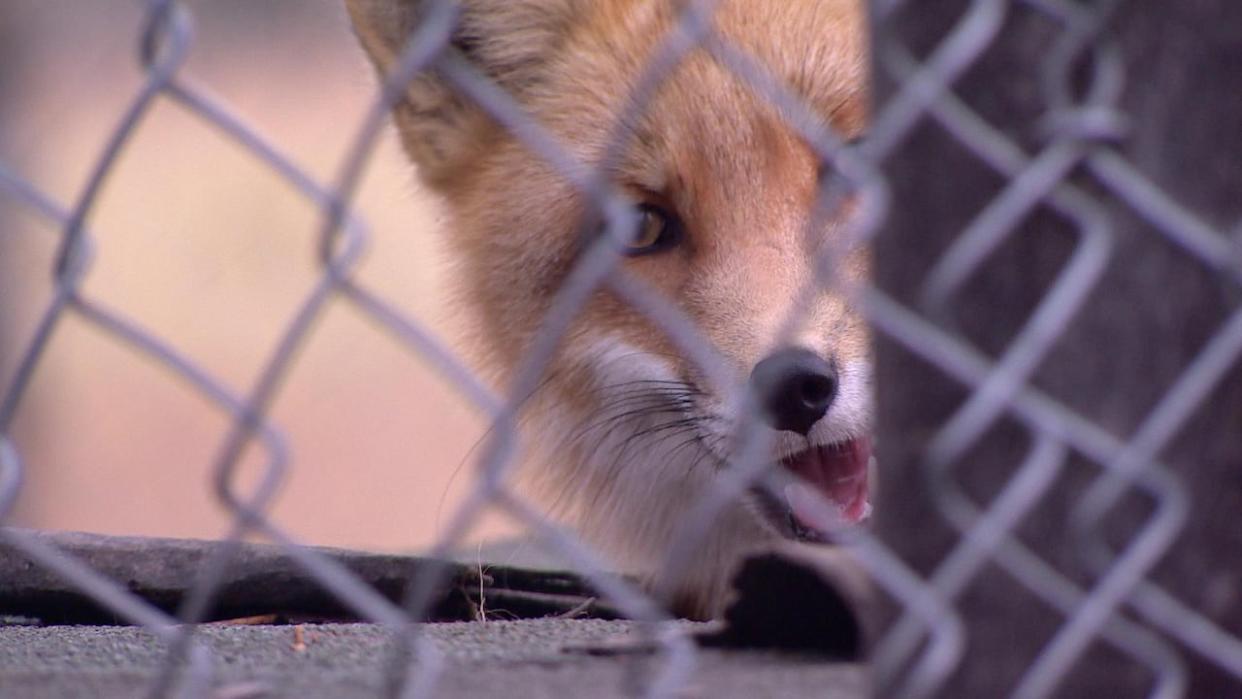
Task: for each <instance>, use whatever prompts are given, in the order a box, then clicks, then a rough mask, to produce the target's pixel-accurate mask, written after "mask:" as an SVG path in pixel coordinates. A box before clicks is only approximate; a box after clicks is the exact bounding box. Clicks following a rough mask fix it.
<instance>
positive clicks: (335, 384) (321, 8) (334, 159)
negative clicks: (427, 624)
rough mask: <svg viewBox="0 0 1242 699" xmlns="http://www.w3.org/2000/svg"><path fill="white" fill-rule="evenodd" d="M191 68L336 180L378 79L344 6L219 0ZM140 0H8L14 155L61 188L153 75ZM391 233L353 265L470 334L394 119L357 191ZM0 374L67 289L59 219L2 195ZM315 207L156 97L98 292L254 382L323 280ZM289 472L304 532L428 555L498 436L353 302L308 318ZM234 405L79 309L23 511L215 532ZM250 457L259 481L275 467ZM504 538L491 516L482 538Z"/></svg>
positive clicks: (51, 383) (26, 421)
mask: <svg viewBox="0 0 1242 699" xmlns="http://www.w3.org/2000/svg"><path fill="white" fill-rule="evenodd" d="M186 4H187V5H188V6H189V7H190V9H191V10H192V12H193V14H194V16H195V19H196V23H195V32H196V35H195V40H194V44H193V49H192V51H191V55H190V58H189V61H188V64H187V67H186V68H185V69H184V70H183V71H182V74H183V75H186V76H189V77H191V78H193V79H194V80H195V81H196V82H197V83H200V84H203V85H206V86H207V87H209V88H210V90H211V91H212V92H214V94H216V95H217V96H218V97H220V98H222V99H223V100H224V101H225V102H226V103H227V104H228V105H230V106H231V107H232V108H233V110H234V111H235V112H236V113H238V114H240V115H241V116H243V117H244V118H245V119H247V120H248V121H249V122H250V123H251V124H252V125H253V126H255V127H256V128H257V129H258V130H259V132H260V133H261V134H262V135H263V136H264V137H265V138H267V139H268V140H269V141H270V142H271V143H272V144H273V145H275V146H276V147H277V148H279V149H280V150H282V151H283V152H284V153H286V154H290V155H291V156H292V157H293V158H294V160H295V161H296V162H297V163H299V164H300V165H301V166H303V167H304V168H306V169H307V170H308V171H310V172H311V173H313V174H314V175H315V176H316V177H317V178H318V179H319V180H320V181H321V182H330V181H331V180H332V178H333V176H334V173H335V171H336V169H337V167H338V166H339V163H340V161H341V159H342V157H343V155H344V153H345V151H346V149H347V147H348V144H349V142H350V140H351V138H352V136H353V133H354V130H355V129H356V128H357V126H358V124H359V122H360V119H361V116H362V114H363V113H364V110H365V109H366V108H367V106H368V104H369V102H370V100H371V99H373V97H374V91H375V85H374V79H373V76H372V73H371V70H370V66H369V65H368V64H366V62H365V60H364V57H363V55H362V53H361V51H360V50H359V49H358V48H357V46H356V45H355V42H354V38H353V36H352V35H351V33H350V31H349V28H348V22H347V19H346V16H345V13H344V10H343V8H342V3H340V2H338V1H336V0H264V1H263V2H253V1H252V0H203V1H200V2H190V3H186ZM141 24H142V13H141V4H140V3H137V2H129V1H128V0H103V1H94V0H92V1H89V2H86V1H83V0H5V2H4V3H3V4H2V5H0V38H2V39H3V40H2V41H0V46H2V48H0V54H3V56H2V58H3V60H2V61H0V74H2V75H0V163H3V165H4V166H5V167H7V168H9V169H10V170H13V171H16V172H17V173H18V174H19V175H20V176H21V177H23V178H24V179H26V180H28V181H29V182H31V183H33V184H34V185H35V186H37V187H38V188H39V189H40V190H42V191H44V192H46V193H47V194H49V195H51V196H52V197H54V198H55V199H56V200H57V201H59V202H61V203H62V204H64V205H66V206H68V205H69V204H70V203H71V202H73V201H74V200H75V198H76V197H77V196H79V194H80V192H81V190H82V188H83V186H84V184H85V182H86V178H87V177H88V175H89V172H90V170H91V167H92V165H93V164H94V163H95V161H96V159H97V158H98V157H99V156H100V152H101V149H102V147H103V145H104V143H105V141H106V139H107V138H108V136H109V134H110V132H111V131H112V130H113V129H114V127H115V125H116V124H117V122H118V120H119V119H120V117H121V115H122V113H123V111H124V110H125V108H126V107H127V106H128V105H129V103H130V102H131V100H132V99H133V97H134V95H135V94H136V93H137V91H138V90H139V88H140V85H141V83H142V77H143V74H142V71H141V68H140V66H139V64H138V57H137V50H138V49H137V47H138V39H139V35H138V33H139V31H140V28H141ZM356 204H357V206H358V210H359V212H360V213H361V215H362V216H363V217H364V218H365V219H366V220H367V221H368V223H369V224H370V225H371V228H372V233H373V239H372V244H371V246H370V251H369V253H368V255H367V258H366V259H365V261H364V262H363V264H362V265H361V267H360V274H359V279H360V280H361V281H362V283H363V284H364V285H365V286H367V287H368V288H370V289H372V290H373V291H375V292H376V293H377V294H378V295H380V296H381V297H383V298H385V299H386V300H388V301H389V302H391V303H393V304H394V305H396V306H398V307H399V308H401V309H402V310H403V312H405V313H406V314H408V316H409V317H411V318H415V319H418V320H420V321H422V322H424V323H426V324H427V325H429V326H430V327H431V328H432V329H434V330H435V331H436V332H437V333H438V334H439V335H440V336H441V337H443V338H445V339H447V340H449V341H450V342H452V340H453V338H454V337H456V336H457V334H458V330H459V329H458V328H456V327H454V326H453V324H452V323H451V322H450V321H451V319H452V318H453V315H454V313H453V309H452V308H451V307H447V306H446V305H445V298H446V295H445V293H444V292H443V289H442V282H443V278H444V276H445V274H444V270H445V265H444V264H443V260H442V258H441V255H440V251H439V249H438V248H437V244H436V241H437V236H436V232H437V231H436V228H437V218H438V217H437V213H436V209H435V205H434V202H432V201H429V199H428V198H427V197H426V196H425V195H423V194H422V193H420V192H419V190H418V186H417V183H416V181H415V178H414V176H413V172H412V171H411V169H410V167H409V166H408V165H407V163H406V161H405V160H404V158H403V156H402V154H401V153H400V152H399V149H398V148H397V147H396V144H395V139H394V137H393V134H392V133H391V132H386V133H385V135H384V138H383V139H382V141H381V143H380V147H379V149H378V151H377V154H376V156H375V158H374V159H373V162H372V165H371V167H370V168H369V169H368V171H367V175H366V179H365V182H364V184H363V187H362V188H361V191H360V193H359V195H358V197H357V198H356ZM0 222H2V223H0V387H5V386H8V385H9V383H10V382H11V380H12V377H13V374H14V368H15V365H16V362H17V359H18V353H19V352H20V351H21V348H22V347H23V346H24V345H25V344H26V343H28V342H29V341H30V338H31V334H32V332H33V330H34V327H35V323H36V322H37V320H38V317H39V315H40V313H41V312H42V311H43V310H44V309H45V308H46V306H47V303H48V301H49V299H50V298H51V292H52V284H51V268H52V264H53V258H54V255H55V252H56V244H57V241H58V231H57V229H56V228H55V226H54V225H52V224H51V223H49V222H48V221H47V220H46V219H43V218H40V217H39V216H38V215H37V214H35V213H34V212H33V211H32V210H30V209H29V208H27V207H25V206H24V205H23V204H21V203H20V202H18V201H17V200H16V199H14V198H12V197H10V196H8V195H7V194H5V193H3V192H0ZM318 223H319V212H318V210H317V209H316V208H315V207H314V206H313V205H312V204H311V203H310V202H308V201H307V200H306V199H304V198H303V197H302V196H300V195H299V194H298V193H297V192H296V191H294V190H293V188H292V187H290V186H289V185H288V184H286V183H285V182H284V181H282V180H281V179H280V178H279V177H278V176H277V175H276V174H275V173H274V172H273V171H272V170H270V169H269V168H268V167H267V166H265V165H264V163H262V162H261V161H259V160H258V159H256V158H255V157H254V156H253V155H251V154H249V153H247V152H245V151H244V150H242V149H241V148H240V147H238V146H236V145H235V144H234V143H232V142H231V141H229V140H227V139H226V138H224V137H223V136H221V135H220V134H219V133H218V132H217V131H216V130H215V129H214V127H212V126H211V125H210V124H208V123H206V122H205V121H203V120H202V119H200V118H198V117H196V116H195V115H193V114H191V113H189V112H187V111H186V110H184V109H183V108H182V107H181V106H180V105H179V104H177V103H175V102H172V101H171V100H169V99H167V98H161V99H160V100H159V101H158V102H157V104H156V106H155V108H154V110H153V111H152V112H151V113H150V114H149V115H148V116H147V118H146V119H145V121H144V122H143V124H142V126H141V127H140V129H139V131H138V133H137V134H136V138H134V139H133V141H132V142H131V144H130V145H129V146H128V147H127V148H126V150H125V152H124V154H123V155H122V156H121V159H120V161H119V164H118V167H117V168H116V170H115V172H113V173H112V176H111V177H110V178H109V180H108V182H107V184H106V186H105V190H104V191H103V193H102V197H101V199H100V201H99V204H98V205H97V207H96V209H95V210H94V213H93V215H92V217H91V219H90V221H89V227H90V229H91V230H92V231H93V232H94V233H95V234H96V236H97V240H96V246H95V249H96V256H95V259H94V264H93V266H92V268H91V270H90V272H89V275H88V278H87V280H86V284H85V287H84V293H85V295H86V296H88V297H89V298H92V299H95V300H98V301H99V302H101V303H103V304H106V305H107V306H108V307H109V308H112V309H114V310H116V311H118V312H120V313H121V314H123V315H125V316H127V317H128V318H130V319H132V320H134V321H135V322H137V323H139V324H140V325H142V326H143V327H145V328H147V329H149V330H151V331H153V332H154V333H155V334H156V335H158V336H159V337H160V338H162V339H163V340H164V341H166V342H167V343H170V344H171V345H172V346H173V347H175V348H176V349H178V350H180V351H181V352H182V353H184V354H185V355H187V356H188V357H190V358H191V359H192V360H194V361H196V362H197V363H198V364H199V365H200V366H201V367H202V368H204V369H205V370H207V371H208V372H209V373H210V374H211V375H212V376H214V377H216V378H217V379H219V380H221V381H223V382H225V383H226V384H227V385H228V386H229V387H230V388H231V389H232V390H233V391H234V393H235V394H237V395H244V394H245V393H246V392H247V391H248V390H249V388H250V386H251V384H252V382H253V381H254V380H255V378H256V377H257V376H258V373H259V371H260V368H261V366H262V365H263V363H264V362H265V361H266V358H267V357H268V355H269V354H270V353H271V352H272V351H273V349H274V347H275V344H276V341H277V338H278V336H279V334H280V333H281V332H282V331H283V329H284V328H285V326H286V324H287V323H288V321H289V320H290V318H291V317H292V314H293V313H294V310H295V308H296V307H297V306H298V305H299V304H300V303H301V301H302V300H303V299H304V297H305V295H306V294H307V293H308V292H309V291H310V289H311V288H312V285H313V284H314V282H315V280H316V278H317V271H318V268H317V266H316V263H315V257H314V255H315V235H316V231H317V227H318ZM272 417H273V419H274V422H275V424H276V426H277V427H278V428H279V429H280V430H281V431H282V432H283V433H284V434H285V435H286V437H287V440H288V444H289V445H290V448H291V451H292V468H291V469H290V470H289V475H288V478H287V482H286V483H285V485H284V487H283V488H282V490H281V493H280V495H279V498H278V500H277V502H276V505H275V507H274V510H273V512H272V518H273V521H274V522H275V523H276V524H278V525H279V526H281V527H283V528H284V529H286V530H287V531H289V532H290V533H292V534H294V535H296V536H298V537H300V538H302V539H303V540H305V541H307V542H311V543H317V544H326V545H339V546H350V547H364V548H369V549H381V550H413V549H418V548H421V547H424V546H426V545H428V544H429V543H430V542H431V541H433V540H434V538H435V536H436V534H437V531H438V528H439V527H440V526H442V525H443V524H444V523H446V522H447V519H448V518H449V516H450V515H451V513H452V512H453V508H454V507H455V505H456V504H457V503H459V502H460V500H461V497H462V495H463V494H464V493H466V492H467V491H468V489H469V487H470V485H471V483H472V480H473V479H472V475H471V470H472V469H471V465H472V462H471V461H470V460H469V459H468V457H469V455H470V453H471V449H472V447H473V446H474V444H475V443H476V441H477V440H478V439H479V437H480V436H481V434H482V431H481V429H482V428H481V425H482V422H481V419H480V417H479V415H477V414H476V413H475V412H474V411H473V410H472V408H471V407H470V406H469V405H468V404H467V402H466V401H465V400H463V399H462V398H460V397H459V396H458V395H457V394H456V393H455V392H454V390H453V389H452V388H451V387H450V386H448V385H447V384H445V383H444V382H443V381H442V380H441V379H440V378H439V377H438V376H437V375H436V374H435V373H434V372H432V371H431V370H430V369H428V368H427V367H426V366H425V365H424V364H423V363H422V362H421V361H420V360H419V359H418V358H417V357H416V356H414V355H413V354H411V353H409V352H408V351H406V350H405V349H403V348H402V347H401V346H400V345H399V344H398V343H396V342H394V341H392V340H391V339H390V337H389V336H387V335H385V334H384V333H383V332H382V331H381V330H380V329H379V328H378V327H375V326H374V325H372V324H370V323H369V322H368V321H367V320H366V319H365V318H363V317H361V316H360V315H359V314H357V313H355V312H354V311H353V310H351V309H350V308H346V307H344V305H343V304H340V303H336V304H334V305H332V306H331V307H330V309H329V311H328V312H327V314H326V315H325V316H324V317H323V318H322V320H321V322H320V323H319V326H318V327H317V328H316V329H315V330H314V331H313V332H312V333H311V335H310V340H309V342H307V343H306V344H305V345H304V346H303V348H302V351H301V353H300V355H299V357H298V359H297V361H296V363H295V365H294V367H293V370H292V371H291V372H290V374H289V376H288V378H287V381H286V383H285V385H284V387H283V389H282V390H281V391H280V392H279V395H278V398H277V400H276V402H275V405H274V409H273V411H272ZM228 429H229V421H228V419H227V417H226V416H225V415H224V414H223V413H221V412H220V411H219V410H218V409H216V408H215V407H214V406H213V405H211V404H210V403H208V402H207V401H206V400H204V399H203V398H202V397H201V396H199V395H198V394H196V393H195V392H194V391H193V390H191V389H190V388H189V387H188V386H187V385H186V384H184V383H183V382H181V381H180V380H177V379H176V378H174V377H173V376H172V375H171V374H169V373H167V372H166V371H164V370H163V369H161V368H160V367H159V366H157V365H155V364H153V363H151V362H148V361H146V360H144V359H143V358H141V357H140V356H138V355H136V354H134V353H133V352H132V351H130V350H129V349H127V348H126V347H125V346H124V345H122V344H120V343H118V342H117V341H116V340H115V339H113V338H110V337H109V336H107V335H106V334H104V333H102V332H101V331H99V330H98V329H97V328H95V327H94V326H92V325H90V324H88V323H85V322H83V321H81V320H80V319H77V318H74V317H72V316H70V317H69V318H68V320H67V322H64V323H62V324H61V325H60V326H59V327H58V329H57V332H56V335H55V337H54V338H53V341H52V343H51V346H50V351H49V352H48V353H47V354H46V355H45V356H44V357H43V360H42V363H41V364H40V366H39V368H38V372H37V375H36V376H35V378H34V381H33V383H32V385H31V387H30V391H29V393H28V394H27V395H26V398H25V402H24V403H23V405H22V408H21V410H20V411H19V414H18V419H17V423H16V426H15V429H14V431H13V437H14V439H15V441H16V442H17V446H18V447H19V449H20V451H21V452H22V454H23V455H24V457H25V463H26V467H27V471H28V478H27V482H26V484H25V486H24V489H23V491H22V495H21V498H20V500H19V503H18V509H17V511H16V514H15V516H14V517H13V518H12V519H10V520H9V522H8V523H10V524H15V525H18V526H29V527H40V528H49V529H69V530H84V531H91V532H100V533H107V534H136V535H160V536H180V537H216V536H220V535H222V534H223V533H224V532H225V529H226V526H227V522H228V517H227V516H226V513H225V511H224V510H223V508H222V507H221V506H220V505H219V504H218V502H217V501H216V500H215V498H214V496H213V494H212V490H211V486H210V482H211V481H210V466H211V464H212V462H213V460H214V458H215V457H216V454H217V452H218V450H219V449H220V446H221V443H222V441H223V439H224V437H225V435H226V434H227V431H228ZM255 456H256V458H255V459H254V462H253V463H250V462H247V467H248V469H249V473H248V475H249V476H251V481H253V476H254V475H255V474H257V473H258V471H259V467H260V466H261V462H260V461H259V460H258V459H257V455H255ZM504 532H506V526H505V524H504V523H503V522H501V521H499V520H495V521H488V522H486V523H485V524H484V525H483V526H482V527H481V528H479V529H477V530H476V531H475V532H474V533H473V534H472V537H473V539H475V540H479V539H486V538H489V537H493V536H495V535H498V534H501V533H504Z"/></svg>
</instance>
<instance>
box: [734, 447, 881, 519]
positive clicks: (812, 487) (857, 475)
mask: <svg viewBox="0 0 1242 699" xmlns="http://www.w3.org/2000/svg"><path fill="white" fill-rule="evenodd" d="M779 463H780V465H781V466H783V467H784V469H785V470H786V471H788V472H789V473H790V474H793V475H795V476H797V479H796V480H794V481H792V482H790V483H788V484H787V485H785V486H784V496H785V497H784V498H777V497H775V496H773V495H772V494H771V493H770V492H768V491H767V490H762V489H760V490H758V491H757V495H758V497H759V500H760V506H761V509H762V510H763V511H764V512H765V514H767V516H768V519H769V520H771V522H772V524H774V525H775V526H776V527H777V529H778V530H779V531H780V532H781V533H782V534H784V535H786V536H788V537H789V538H793V539H798V540H801V541H827V540H828V535H829V534H830V533H831V532H832V531H834V530H839V529H841V528H843V527H848V526H852V525H856V524H858V523H860V522H862V521H864V520H866V519H867V518H868V517H869V516H870V515H871V501H870V498H869V495H870V491H869V485H868V469H869V466H870V463H871V439H870V438H868V437H856V438H854V439H850V440H847V441H844V442H837V443H835V444H825V445H821V446H814V447H811V448H809V449H807V450H805V451H801V452H798V453H795V454H791V455H789V456H787V457H785V458H783V459H781V460H780V462H779ZM782 499H783V502H781V500H782Z"/></svg>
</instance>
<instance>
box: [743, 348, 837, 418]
mask: <svg viewBox="0 0 1242 699" xmlns="http://www.w3.org/2000/svg"><path fill="white" fill-rule="evenodd" d="M750 384H751V387H752V388H753V390H754V391H755V395H756V396H758V398H759V404H760V406H761V408H762V409H763V416H764V419H765V420H766V421H767V423H768V424H769V425H771V426H772V427H774V428H775V429H778V430H783V431H788V432H797V433H798V434H802V435H805V434H806V433H808V432H810V431H811V427H812V426H814V425H815V423H816V422H819V419H820V418H822V417H823V416H824V414H825V413H827V412H828V408H830V407H831V406H832V401H833V400H834V399H835V398H836V397H837V370H836V369H835V368H833V366H832V364H830V363H829V362H828V361H826V360H825V359H824V358H823V357H820V356H819V355H818V354H815V353H814V352H812V351H810V350H807V349H802V348H799V347H791V348H787V349H782V350H778V351H776V352H774V353H772V354H771V355H769V356H768V357H766V358H765V359H763V360H762V361H760V362H759V363H758V364H756V365H755V368H754V370H753V371H751V372H750Z"/></svg>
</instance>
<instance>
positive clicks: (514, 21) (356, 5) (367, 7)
mask: <svg viewBox="0 0 1242 699" xmlns="http://www.w3.org/2000/svg"><path fill="white" fill-rule="evenodd" d="M588 1H589V0H588ZM581 2H582V0H458V4H459V5H460V14H459V20H458V22H457V25H456V27H455V28H454V30H453V36H452V38H451V43H452V45H453V47H454V48H455V49H456V50H458V51H460V52H461V53H462V54H464V55H465V57H466V58H467V59H468V60H470V61H471V62H472V63H473V64H474V65H475V66H476V67H477V68H479V69H480V70H482V71H483V72H484V73H485V74H487V75H488V76H489V77H491V78H492V80H494V81H496V83H497V84H499V85H500V86H501V87H502V88H504V89H505V90H507V91H508V92H509V93H510V94H513V95H514V96H515V97H517V98H518V99H519V100H520V99H521V97H522V94H523V92H524V91H525V90H526V89H527V88H528V87H529V86H530V85H531V84H533V83H534V82H536V81H537V80H538V79H539V73H540V71H541V69H542V68H543V67H544V66H545V65H546V63H547V62H548V60H549V57H550V56H551V55H553V54H554V53H555V52H556V50H557V47H558V46H559V45H561V43H562V42H563V41H564V38H565V36H566V34H567V33H568V30H569V26H570V24H571V23H572V21H573V19H574V16H575V13H576V12H577V9H576V8H577V6H579V5H580V4H581ZM346 3H347V6H348V9H349V15H350V18H351V20H352V21H353V25H354V31H355V33H356V34H357V35H358V40H359V41H360V42H361V44H362V47H363V49H365V50H366V52H367V55H368V56H370V58H371V62H372V63H373V64H374V65H375V68H376V69H377V70H378V71H379V73H380V76H381V78H382V77H383V76H386V75H387V74H388V72H389V71H390V70H392V69H394V68H395V67H396V66H395V63H396V61H397V59H398V58H399V57H400V54H401V51H402V49H403V48H404V47H405V44H406V41H407V40H408V38H409V37H410V35H411V34H413V33H414V32H415V31H416V30H417V29H418V26H419V21H420V19H421V18H422V17H423V16H424V14H425V12H426V9H425V8H426V7H427V6H428V5H430V1H429V0H346ZM393 112H394V119H395V121H396V124H397V130H398V132H399V133H400V135H401V142H402V145H404V146H405V149H406V151H407V152H408V153H409V154H410V157H411V158H412V159H413V160H414V161H415V162H416V163H417V164H418V166H419V169H420V171H421V173H422V175H423V177H424V178H425V179H426V180H427V181H428V182H429V183H430V184H432V185H436V184H439V183H442V182H444V181H445V180H447V179H448V178H450V177H451V176H452V174H453V171H454V169H455V168H456V167H457V166H458V165H460V164H461V163H463V162H465V161H466V160H468V159H469V156H470V154H471V152H472V151H473V150H474V149H475V148H477V147H478V146H479V144H480V141H481V140H482V136H483V134H484V131H485V130H486V129H487V128H489V126H490V125H491V120H490V119H489V118H488V117H487V116H486V115H485V114H484V113H483V112H482V111H481V110H480V109H478V107H477V106H475V105H474V104H473V103H472V102H471V100H470V99H469V98H466V97H463V96H461V95H459V94H458V93H457V92H456V91H455V90H453V88H452V86H450V85H448V84H446V83H445V82H444V81H443V80H442V79H441V78H440V76H439V75H438V74H437V72H436V71H435V70H428V71H424V72H423V73H421V74H420V75H419V76H418V77H416V78H415V79H414V80H413V81H412V82H411V83H410V85H409V86H408V87H407V88H406V91H405V94H404V99H403V100H402V101H401V102H399V103H398V104H396V105H395V106H394V109H393Z"/></svg>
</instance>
